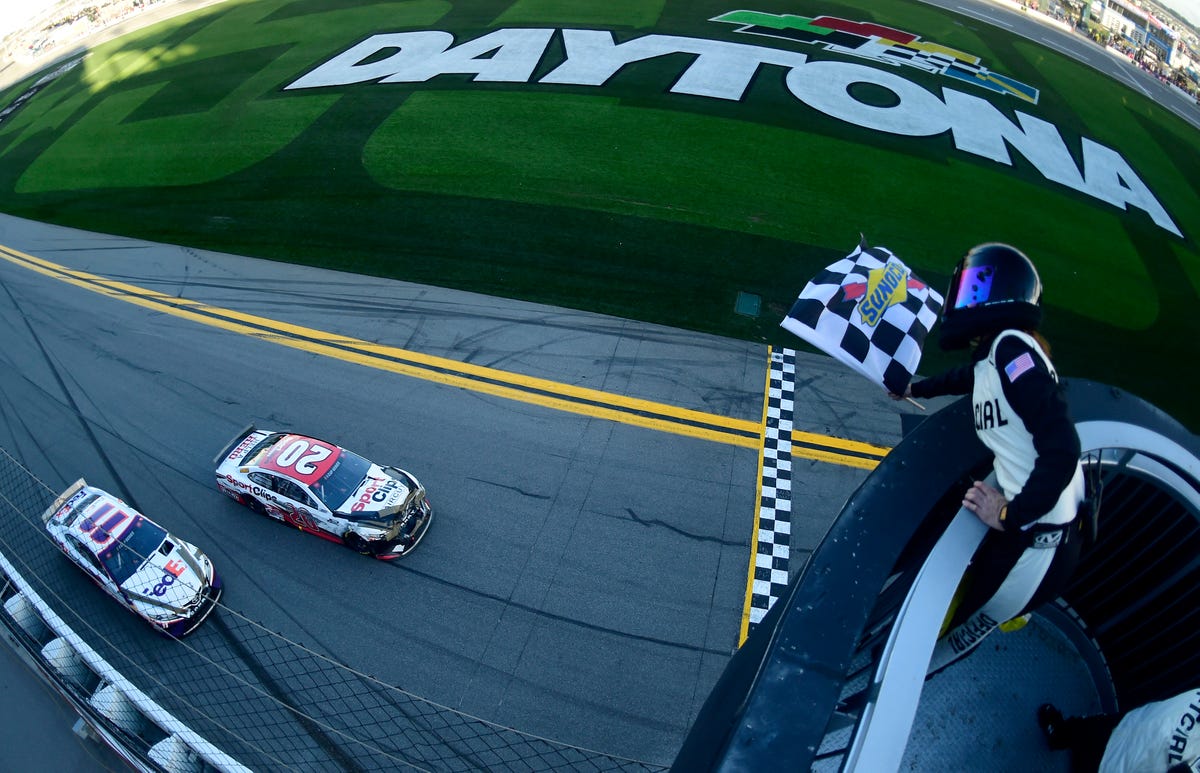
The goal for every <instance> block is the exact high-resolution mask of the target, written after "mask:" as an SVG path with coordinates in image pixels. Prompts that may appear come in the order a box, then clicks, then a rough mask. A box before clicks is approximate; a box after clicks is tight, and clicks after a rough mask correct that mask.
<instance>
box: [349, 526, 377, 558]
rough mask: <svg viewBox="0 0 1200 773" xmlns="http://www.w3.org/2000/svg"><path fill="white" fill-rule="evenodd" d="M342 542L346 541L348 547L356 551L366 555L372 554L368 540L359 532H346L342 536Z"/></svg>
mask: <svg viewBox="0 0 1200 773" xmlns="http://www.w3.org/2000/svg"><path fill="white" fill-rule="evenodd" d="M342 542H345V543H346V547H348V548H350V549H351V550H353V551H354V552H355V553H361V554H362V555H364V556H366V555H370V553H371V547H370V545H369V544H367V541H366V540H365V539H363V537H362V535H361V534H359V533H358V532H353V531H348V532H346V533H345V534H344V535H343V536H342Z"/></svg>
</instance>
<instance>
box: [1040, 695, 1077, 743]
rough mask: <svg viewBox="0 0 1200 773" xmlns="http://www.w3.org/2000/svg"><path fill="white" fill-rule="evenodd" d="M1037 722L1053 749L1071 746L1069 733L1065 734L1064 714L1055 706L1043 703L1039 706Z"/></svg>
mask: <svg viewBox="0 0 1200 773" xmlns="http://www.w3.org/2000/svg"><path fill="white" fill-rule="evenodd" d="M1037 720H1038V727H1040V728H1042V733H1043V734H1044V735H1045V736H1046V743H1047V744H1049V746H1050V748H1051V749H1066V748H1067V747H1068V746H1069V745H1070V744H1069V743H1068V739H1067V737H1066V736H1067V733H1066V732H1064V730H1065V728H1064V727H1063V715H1062V712H1061V711H1059V710H1058V709H1057V708H1055V706H1054V704H1052V703H1043V704H1042V705H1041V706H1038V710H1037Z"/></svg>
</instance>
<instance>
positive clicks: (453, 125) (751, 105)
mask: <svg viewBox="0 0 1200 773" xmlns="http://www.w3.org/2000/svg"><path fill="white" fill-rule="evenodd" d="M44 75H46V73H45V72H43V73H39V74H38V75H36V76H32V77H30V78H28V79H26V80H25V81H23V82H22V83H19V84H15V85H13V86H12V87H11V88H9V89H7V90H6V91H4V92H3V93H0V110H2V109H3V108H5V107H6V106H9V107H14V109H12V110H10V111H7V112H2V113H0V209H2V210H3V211H6V212H9V213H11V214H15V215H20V216H23V217H29V218H34V219H38V220H43V221H48V222H55V223H62V224H66V225H71V226H76V227H80V228H86V229H91V230H96V231H101V232H106V233H117V234H125V235H129V236H135V237H140V238H145V239H152V240H158V241H164V242H170V243H178V244H185V245H189V246H193V247H201V248H209V249H214V250H221V251H225V252H231V253H236V254H245V255H255V256H261V257H265V258H271V259H276V260H281V261H290V262H296V263H306V264H312V265H319V266H326V267H331V268H338V269H345V270H350V271H356V272H360V273H364V274H371V275H378V276H385V277H396V278H401V279H406V280H410V281H415V282H422V283H428V284H434V285H441V286H447V287H457V288H463V289H467V290H473V291H477V292H482V293H487V294H490V295H500V296H508V297H514V298H522V299H528V300H533V301H539V302H543V303H550V304H555V305H559V306H567V307H573V308H582V309H590V310H594V311H599V312H605V313H609V314H616V315H620V316H624V317H630V318H636V319H641V320H648V321H652V322H658V323H663V324H667V325H672V326H676V327H681V328H686V329H693V330H697V331H704V332H709V333H716V334H721V335H726V336H732V337H737V338H744V339H749V340H755V341H764V342H769V343H771V344H775V345H785V346H795V347H799V348H806V347H805V345H803V344H802V343H801V342H800V341H799V340H798V339H796V338H794V337H793V336H791V334H789V333H787V332H786V331H784V330H782V329H780V328H779V326H778V325H779V321H780V319H781V318H782V317H783V315H784V314H785V313H786V311H787V309H788V308H789V307H790V305H791V302H792V301H793V299H794V298H795V296H796V295H797V293H799V291H800V290H801V288H803V286H804V284H805V283H806V282H807V281H808V280H809V279H810V278H812V277H813V275H814V274H815V273H816V272H817V271H818V270H820V269H821V268H823V267H824V266H825V265H827V264H829V263H831V262H833V261H834V260H836V259H837V258H839V257H842V256H844V255H845V254H847V253H848V252H849V251H850V250H851V249H852V248H853V247H854V246H855V245H856V244H857V243H858V240H859V235H860V234H863V235H865V237H866V239H867V240H868V242H870V243H871V244H875V245H882V246H886V247H888V248H890V249H892V250H893V251H895V252H896V253H897V254H898V255H899V256H900V257H901V258H902V259H904V260H905V261H906V262H907V263H908V264H909V266H911V267H912V268H913V269H914V270H915V271H916V272H917V273H918V274H919V275H921V276H922V278H924V279H926V280H928V281H929V282H930V283H931V284H933V285H934V286H935V287H939V288H941V287H944V286H945V283H946V281H947V279H948V274H949V271H950V269H951V268H952V266H953V265H954V263H955V262H956V261H957V259H958V257H959V256H961V255H962V254H963V252H964V251H965V250H966V249H967V248H969V247H970V246H971V245H973V244H976V243H979V242H985V241H1006V242H1010V243H1012V244H1015V245H1017V246H1018V247H1020V248H1021V249H1023V250H1025V251H1026V252H1027V253H1028V254H1029V255H1030V256H1031V257H1032V258H1033V259H1034V261H1035V262H1036V263H1037V265H1038V267H1039V270H1040V271H1041V274H1042V279H1043V282H1044V284H1045V286H1046V324H1045V332H1046V333H1047V336H1048V337H1049V339H1050V340H1051V342H1052V343H1053V345H1054V355H1055V360H1056V362H1057V364H1058V367H1059V369H1060V371H1061V372H1063V373H1064V374H1065V375H1067V376H1072V375H1074V376H1081V377H1085V378H1090V379H1095V380H1098V381H1103V382H1106V383H1110V384H1114V385H1117V386H1120V387H1123V388H1125V389H1128V390H1129V391H1131V392H1133V393H1135V394H1138V395H1140V396H1142V397H1144V398H1146V399H1148V400H1150V401H1151V402H1153V403H1155V404H1157V405H1158V406H1159V407H1161V408H1163V409H1164V410H1166V411H1167V412H1169V413H1171V414H1172V415H1174V416H1176V417H1177V418H1178V419H1180V420H1181V421H1183V422H1184V423H1185V424H1187V425H1188V426H1190V427H1191V428H1192V429H1193V430H1195V429H1196V427H1198V426H1200V409H1198V408H1196V407H1195V406H1194V401H1192V400H1191V395H1192V392H1193V391H1194V389H1193V385H1192V384H1191V383H1190V381H1191V378H1190V377H1189V378H1188V379H1185V380H1180V379H1178V378H1176V377H1174V375H1173V374H1175V373H1179V372H1182V373H1185V374H1191V373H1194V372H1195V366H1194V365H1193V361H1194V358H1195V356H1196V354H1197V352H1198V351H1200V346H1198V345H1197V341H1198V339H1200V322H1198V321H1197V309H1198V308H1200V305H1198V304H1197V290H1198V287H1200V247H1198V242H1197V229H1200V188H1198V185H1200V182H1198V181H1200V132H1197V131H1196V130H1195V129H1193V128H1192V127H1191V126H1189V125H1188V124H1187V123H1185V122H1184V121H1182V120H1180V119H1179V118H1177V117H1176V116H1174V115H1172V114H1171V113H1169V112H1168V111H1166V110H1164V109H1163V108H1162V107H1160V106H1159V105H1157V104H1156V103H1154V102H1152V101H1151V100H1149V99H1147V98H1146V97H1145V96H1143V95H1142V94H1141V92H1139V91H1135V90H1132V89H1130V88H1128V87H1126V86H1123V85H1120V84H1118V83H1116V82H1114V81H1112V80H1110V79H1108V78H1106V77H1103V76H1101V75H1099V74H1098V73H1096V72H1095V71H1094V70H1092V69H1090V68H1089V67H1086V66H1084V65H1082V64H1079V63H1078V62H1076V61H1074V60H1073V59H1070V58H1067V57H1066V56H1064V55H1062V54H1060V53H1059V52H1057V51H1056V50H1054V49H1052V48H1047V47H1044V46H1041V45H1038V44H1035V43H1033V42H1030V41H1028V40H1024V39H1021V38H1018V37H1015V36H1014V35H1013V34H1011V33H1009V32H1006V31H1004V30H1002V29H999V28H997V27H993V26H989V25H987V24H985V23H983V22H981V21H978V20H976V19H974V18H971V17H968V16H962V15H958V14H954V13H950V12H946V11H942V10H939V9H936V8H934V7H932V6H928V5H925V4H923V3H920V2H915V1H910V0H873V1H872V2H869V3H868V2H859V3H839V2H830V3H823V2H809V1H808V0H793V1H792V2H778V1H776V0H756V2H753V3H751V4H740V3H738V4H735V3H727V2H713V1H712V0H701V1H699V2H697V1H694V0H689V1H688V2H682V1H676V0H657V2H656V1H654V0H638V1H637V2H634V0H612V1H611V2H606V3H578V2H570V1H569V0H517V1H516V2H502V1H500V0H472V1H470V2H466V1H464V2H445V1H442V0H410V1H409V2H367V1H366V0H360V1H358V2H348V1H340V2H334V1H333V0H255V1H254V2H248V1H246V0H228V1H227V2H225V3H222V4H220V5H216V6H211V7H208V8H206V9H204V10H201V11H197V12H194V13H191V14H188V15H184V16H179V17H176V18H174V19H170V20H168V21H164V22H160V23H158V24H156V25H154V26H151V27H147V28H145V29H142V30H140V31H138V32H135V33H132V34H129V35H126V36H124V37H121V38H119V39H117V40H114V41H111V42H109V43H105V44H103V45H100V46H98V47H97V48H95V49H94V50H92V51H91V52H90V53H89V54H88V55H87V56H86V57H85V58H84V59H83V60H82V62H81V63H80V64H79V65H78V66H76V67H74V68H73V69H69V70H67V71H65V72H62V73H60V74H58V76H57V77H55V78H53V79H51V80H47V81H44V82H42V83H40V84H39V83H38V81H39V79H41V78H42V77H43V76H44ZM31 90H34V91H35V93H32V95H31ZM739 292H745V293H752V294H756V295H758V296H760V297H761V299H762V303H761V312H760V313H759V314H758V316H745V315H743V314H739V313H738V312H737V311H736V310H735V301H736V299H737V297H738V294H739ZM956 359H957V358H956V357H951V356H947V355H945V354H943V353H941V352H939V351H938V350H937V348H936V346H933V345H931V346H930V347H928V348H927V351H926V357H925V360H924V362H923V363H922V371H924V372H932V371H934V370H936V369H939V368H941V367H943V366H945V365H947V364H950V363H951V362H953V361H955V360H956ZM1169 374H1170V375H1169Z"/></svg>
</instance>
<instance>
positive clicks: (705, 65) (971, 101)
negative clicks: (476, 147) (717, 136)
mask: <svg viewBox="0 0 1200 773" xmlns="http://www.w3.org/2000/svg"><path fill="white" fill-rule="evenodd" d="M713 21H718V22H723V23H733V24H738V25H740V26H739V30H738V31H741V32H747V33H753V34H759V35H762V34H770V35H771V36H772V37H775V38H781V37H782V38H791V39H793V40H795V42H798V43H802V44H807V43H808V42H809V41H808V40H807V39H806V38H813V39H814V40H813V42H816V40H815V38H816V37H819V38H820V40H821V41H822V42H821V45H822V46H823V47H825V48H828V49H830V50H836V51H840V52H842V53H852V54H853V55H855V56H859V57H860V58H861V57H864V56H865V57H866V58H867V59H868V60H870V61H873V62H874V61H886V62H889V63H895V60H896V59H897V58H905V59H907V60H908V62H907V64H908V65H909V66H912V67H920V68H921V69H924V70H934V71H937V72H941V73H942V74H943V75H946V76H947V77H954V78H957V79H959V80H960V81H970V82H972V83H973V84H974V85H975V86H981V87H983V88H987V89H990V90H992V91H1001V92H1003V93H1007V94H1011V95H1013V96H1015V97H1018V98H1019V99H1021V100H1024V101H1025V102H1030V103H1033V102H1036V100H1037V93H1038V92H1037V90H1036V89H1032V88H1030V87H1029V86H1026V85H1025V84H1022V83H1019V82H1018V81H1015V80H1012V79H1004V81H1003V82H1001V81H1000V80H996V79H995V77H996V76H995V74H994V73H989V72H987V71H986V70H985V69H984V68H982V67H979V66H978V59H977V58H976V57H971V56H969V55H967V54H963V53H962V52H957V51H953V49H948V48H945V47H941V46H937V45H935V44H930V43H922V42H921V41H919V39H918V38H917V36H915V35H912V34H911V33H902V32H900V31H898V30H892V29H890V28H887V27H880V26H878V25H871V24H867V23H863V22H848V21H846V20H842V19H836V18H833V17H816V18H814V19H809V18H807V17H799V16H776V15H773V14H763V13H758V12H754V11H731V12H729V13H725V14H721V15H720V16H717V17H715V18H714V19H713ZM835 33H836V35H835ZM556 35H557V36H558V37H559V38H560V40H561V45H560V46H558V45H556V46H554V47H553V48H551V46H550V43H551V41H552V40H553V39H554V37H555V36H556ZM885 35H899V36H901V37H903V38H905V39H907V43H904V44H901V43H900V42H899V41H895V40H889V39H888V38H887V37H885ZM831 36H833V37H831ZM559 51H562V54H559V53H557V52H559ZM909 53H911V54H912V56H908V55H907V54H909ZM672 54H688V55H690V57H680V58H679V59H678V61H680V62H681V65H680V66H681V67H682V70H681V72H680V73H679V75H678V77H676V78H675V80H674V83H673V85H672V86H671V87H670V92H671V93H674V94H688V95H692V96H699V97H708V98H711V99H724V100H731V101H735V102H740V101H742V99H743V98H744V97H745V94H746V90H747V89H748V88H749V86H750V83H751V80H752V79H753V78H754V77H755V75H756V74H757V73H758V72H759V71H760V70H761V69H763V68H775V67H777V68H781V69H782V70H783V71H784V73H785V75H784V78H785V83H786V86H787V89H788V91H789V92H790V93H791V94H792V95H793V96H794V97H796V99H798V100H800V101H801V102H802V103H804V104H805V105H807V106H808V107H810V108H812V109H814V110H817V111H819V112H821V113H824V114H825V115H828V116H831V117H834V118H837V119H840V120H843V121H846V122H848V123H851V124H854V125H856V126H860V127H863V128H865V129H871V130H875V131H880V132H887V133H890V134H897V135H902V136H908V137H933V136H936V135H941V134H945V133H946V132H949V133H950V135H951V136H952V138H953V141H954V146H955V147H956V148H957V149H958V150H960V151H962V152H964V153H970V154H973V155H976V156H981V157H983V158H988V159H991V160H993V161H995V162H997V163H1000V164H1005V165H1008V166H1012V158H1011V157H1010V155H1009V150H1008V148H1009V147H1010V146H1011V147H1012V148H1013V149H1014V150H1016V151H1017V152H1018V153H1020V154H1021V155H1022V156H1024V157H1025V158H1026V159H1027V160H1028V161H1029V163H1030V164H1031V165H1032V166H1033V167H1034V168H1035V169H1037V171H1038V172H1039V173H1041V175H1042V176H1043V177H1045V178H1046V179H1047V180H1050V181H1052V182H1055V183H1058V184H1060V185H1065V186H1067V187H1068V188H1071V189H1072V190H1075V191H1078V192H1080V193H1083V194H1086V195H1088V196H1092V197H1095V198H1097V199H1099V200H1101V201H1104V202H1107V203H1109V204H1112V205H1113V206H1115V207H1118V208H1120V209H1123V210H1125V209H1128V208H1129V207H1133V208H1135V209H1140V210H1142V211H1143V212H1145V213H1146V214H1147V215H1149V216H1150V218H1151V219H1152V220H1153V221H1154V223H1156V224H1157V225H1158V226H1159V227H1160V228H1163V229H1165V230H1167V231H1170V232H1171V233H1173V234H1175V235H1176V236H1182V234H1180V232H1179V229H1178V228H1177V227H1176V225H1175V223H1174V221H1173V220H1172V219H1171V217H1170V216H1169V215H1168V214H1167V212H1166V210H1165V209H1164V208H1163V206H1162V204H1160V203H1159V201H1158V199H1156V198H1155V197H1154V194H1153V193H1151V192H1150V189H1149V188H1148V187H1147V186H1146V184H1145V183H1144V182H1142V180H1141V178H1140V177H1138V175H1137V173H1136V172H1135V171H1134V170H1133V169H1132V167H1130V165H1129V163H1128V162H1127V161H1126V160H1125V159H1124V158H1123V157H1122V156H1121V154H1120V153H1118V152H1117V151H1115V150H1113V149H1112V148H1109V147H1106V146H1104V145H1101V144H1099V143H1098V142H1095V141H1093V140H1090V139H1088V138H1087V137H1081V138H1080V141H1079V143H1080V145H1079V149H1078V155H1079V158H1080V160H1081V164H1079V165H1077V164H1076V162H1075V159H1074V157H1073V156H1072V154H1071V151H1070V150H1068V148H1067V145H1066V143H1065V142H1064V140H1063V138H1062V136H1061V135H1060V134H1059V132H1058V129H1057V128H1056V127H1055V126H1053V125H1052V124H1050V123H1048V122H1046V121H1043V120H1042V119H1040V118H1036V117H1034V116H1032V115H1029V114H1027V113H1023V112H1020V111H1018V110H1014V111H1013V112H1014V114H1015V115H1016V121H1015V122H1014V121H1013V120H1011V119H1010V118H1008V116H1006V115H1005V114H1004V113H1003V112H1001V111H1000V110H999V109H998V108H997V107H995V106H994V105H992V103H990V102H988V101H987V100H985V99H983V98H981V97H978V96H975V95H973V94H968V93H965V92H962V91H957V90H955V89H951V88H947V87H943V88H942V90H941V91H942V95H941V96H940V97H939V96H938V95H936V94H934V93H932V92H930V91H927V90H926V89H925V88H923V87H922V86H920V85H918V84H916V83H913V82H912V81H909V80H907V79H905V78H904V77H902V76H901V75H900V74H898V73H896V72H892V71H889V70H883V69H879V68H878V67H872V66H867V65H865V64H858V63H853V62H840V61H810V60H809V58H808V56H807V55H805V54H803V53H801V52H799V51H789V50H784V49H779V48H766V47H762V46H754V45H748V44H745V43H733V42H728V41H722V40H706V39H702V38H690V37H678V36H674V35H655V34H650V35H642V36H640V37H634V38H631V39H629V40H626V41H624V42H621V43H618V42H617V41H616V40H615V39H614V37H613V33H611V32H607V31H603V30H580V29H499V30H495V31H494V32H489V33H487V34H485V35H482V36H480V37H477V38H474V39H473V40H465V41H462V42H460V43H458V44H457V45H456V44H455V40H454V36H453V35H452V34H451V33H449V32H443V31H437V30H423V31H416V32H389V33H383V34H378V35H372V36H371V37H369V38H367V39H366V40H364V41H362V42H361V43H358V44H356V45H354V46H352V47H350V48H349V49H347V50H346V51H344V52H342V53H341V54H338V55H337V56H335V57H333V58H332V59H330V60H329V61H327V62H325V63H324V64H321V65H319V66H317V67H316V68H315V69H314V70H312V71H310V72H309V73H308V74H306V75H304V76H302V77H300V78H297V79H296V80H295V81H293V82H292V83H291V84H289V85H288V86H286V87H285V88H286V89H287V90H297V89H316V88H329V87H338V86H349V85H351V84H357V83H423V82H425V81H428V80H430V79H431V78H434V77H437V76H438V75H448V74H468V75H470V74H473V75H474V76H475V77H474V78H473V79H472V80H473V81H475V82H477V83H535V82H536V83H538V84H562V85H572V86H596V87H600V86H604V84H605V83H606V82H608V80H609V79H611V78H612V77H613V76H614V75H616V74H617V73H618V72H619V71H620V70H621V69H622V68H623V67H625V66H626V65H629V64H633V63H635V62H641V61H645V60H647V59H652V58H656V57H666V56H670V55H672ZM868 54H869V55H868ZM939 62H940V63H941V65H944V66H941V65H938V66H939V67H940V69H934V68H935V64H937V63H939ZM539 66H541V67H542V70H543V71H544V70H545V68H546V67H547V66H549V67H551V69H550V70H549V72H547V73H546V74H545V75H543V76H542V77H541V78H538V79H537V80H536V81H533V80H531V79H532V78H533V73H534V72H535V71H536V70H537V69H538V68H539ZM973 68H974V69H973ZM890 69H895V68H890ZM968 76H969V77H968ZM858 84H871V85H874V86H877V87H880V88H882V89H885V90H886V91H888V92H891V94H892V99H891V100H890V102H891V103H890V104H888V105H879V104H868V103H866V102H862V101H860V100H859V99H858V98H856V96H855V93H856V90H855V89H854V88H853V87H855V86H857V85H858Z"/></svg>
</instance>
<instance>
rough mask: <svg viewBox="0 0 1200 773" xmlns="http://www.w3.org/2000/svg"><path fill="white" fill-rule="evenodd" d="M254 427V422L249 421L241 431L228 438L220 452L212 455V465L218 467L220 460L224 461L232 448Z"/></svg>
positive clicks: (253, 429) (252, 430)
mask: <svg viewBox="0 0 1200 773" xmlns="http://www.w3.org/2000/svg"><path fill="white" fill-rule="evenodd" d="M255 429H256V427H255V426H254V422H250V423H249V424H247V425H246V426H245V428H244V429H243V430H242V431H241V432H239V433H237V434H236V435H234V436H233V440H230V441H229V442H228V443H227V444H226V445H225V447H224V448H222V449H221V453H219V454H217V455H216V456H214V457H213V466H215V467H220V466H221V462H223V461H225V457H227V456H229V454H231V453H232V452H233V449H235V448H237V446H238V443H241V442H242V441H243V440H245V439H246V436H247V435H249V434H250V433H251V432H254V431H255Z"/></svg>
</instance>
